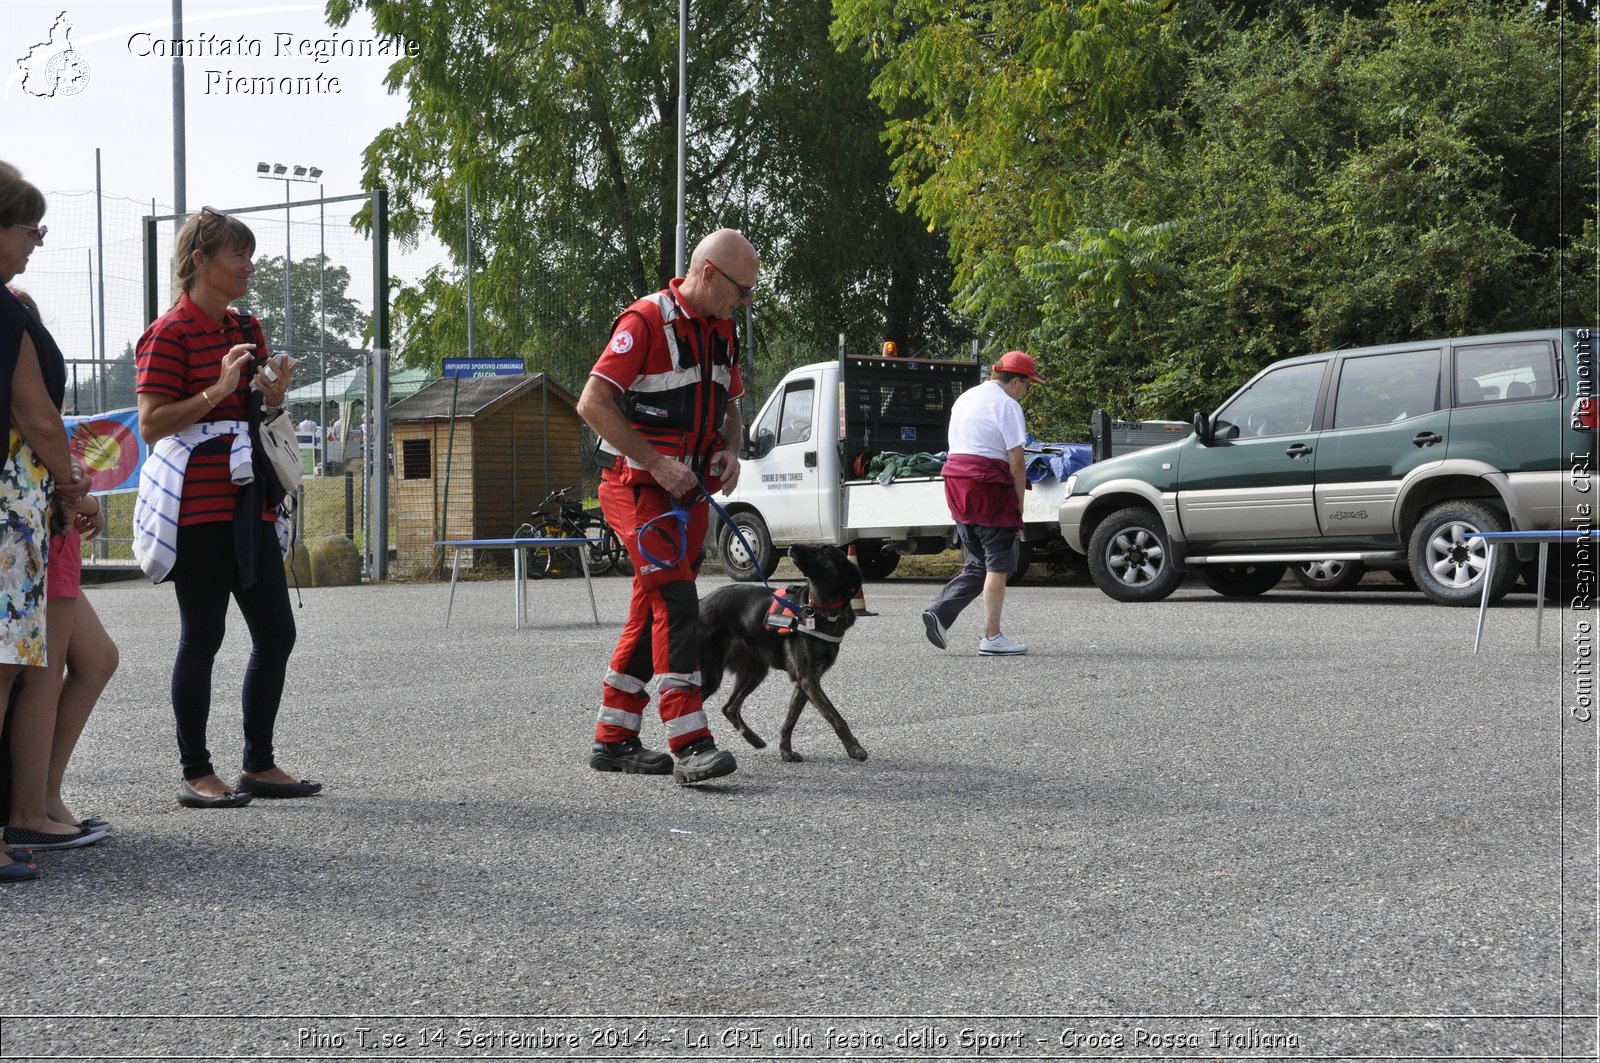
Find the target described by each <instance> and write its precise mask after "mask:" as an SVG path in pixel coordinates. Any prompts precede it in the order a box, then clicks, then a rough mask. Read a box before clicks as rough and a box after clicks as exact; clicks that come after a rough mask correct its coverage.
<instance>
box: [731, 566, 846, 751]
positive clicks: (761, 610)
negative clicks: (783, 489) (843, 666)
mask: <svg viewBox="0 0 1600 1063" xmlns="http://www.w3.org/2000/svg"><path fill="white" fill-rule="evenodd" d="M789 556H790V557H791V558H793V559H794V563H795V564H796V565H798V566H799V568H800V573H801V575H803V576H805V577H806V582H805V583H803V584H800V585H798V586H794V587H786V588H784V591H783V599H786V600H787V601H788V602H789V603H793V607H794V608H790V607H789V606H786V605H785V604H784V602H783V601H780V600H779V599H777V598H775V597H774V595H773V593H772V592H771V591H769V590H767V589H766V588H764V587H744V586H740V587H724V588H722V589H721V590H719V591H716V592H715V593H713V594H712V595H710V596H709V597H707V598H706V599H705V600H704V601H702V602H701V603H700V693H701V695H702V697H704V698H705V699H707V700H709V699H710V697H711V695H712V694H714V693H716V691H717V688H718V687H719V686H721V685H722V673H723V671H724V669H726V671H727V672H728V673H729V674H731V675H732V676H733V679H734V682H733V692H732V693H731V694H729V695H728V703H727V704H726V705H724V706H722V714H723V715H724V716H726V717H727V718H728V720H729V722H731V723H732V724H733V725H734V726H735V727H737V728H738V729H739V733H740V734H742V735H744V737H745V741H747V742H749V743H750V744H751V745H753V746H755V747H756V748H757V749H761V748H763V747H765V746H766V744H767V743H766V742H764V741H762V740H761V736H760V735H758V734H756V733H755V732H754V731H752V730H751V729H750V728H749V726H748V725H747V724H746V723H745V722H744V717H743V716H741V715H740V710H741V709H742V708H743V707H744V701H745V699H746V698H748V697H749V696H750V694H751V692H752V691H754V690H755V688H756V687H758V686H760V685H761V681H762V680H763V679H765V678H766V677H767V673H768V672H769V671H771V670H772V669H774V668H782V669H783V670H784V671H785V672H788V673H789V678H790V679H792V680H794V696H793V697H791V698H790V699H789V716H788V718H787V719H785V720H784V721H783V737H782V739H781V740H780V741H779V743H778V751H779V752H780V753H781V754H782V756H783V759H784V760H800V759H801V757H800V754H798V753H796V752H795V751H794V749H793V748H792V746H791V745H790V738H791V737H792V736H793V734H794V725H795V721H797V720H798V719H800V710H801V709H803V708H805V704H806V699H807V698H809V699H810V700H811V704H813V705H815V706H816V707H817V711H818V712H820V713H822V715H823V717H824V718H825V719H826V720H827V721H828V722H829V723H830V724H832V725H833V730H834V733H835V734H837V735H838V736H839V741H841V742H843V743H844V748H845V752H847V753H849V754H850V756H852V757H854V758H855V759H856V760H866V759H867V751H866V750H865V749H862V748H861V743H859V742H857V741H856V736H855V735H853V734H851V733H850V725H849V724H848V723H845V720H844V717H843V716H841V715H839V710H838V709H836V708H834V707H833V702H832V701H829V700H828V695H826V694H824V693H823V692H822V675H823V673H824V672H826V671H827V670H828V669H829V668H831V667H833V662H834V661H836V660H838V659H839V642H840V639H842V638H843V637H844V633H845V632H846V631H849V630H850V625H851V624H854V623H855V622H856V615H855V610H853V609H851V607H850V600H851V599H852V598H854V597H856V595H857V594H858V593H859V592H860V590H861V572H860V571H859V570H858V569H857V568H856V566H855V565H854V564H853V563H852V562H851V561H850V559H849V558H848V557H847V556H845V552H844V551H843V550H841V549H839V548H838V547H837V546H791V547H790V548H789ZM795 608H797V609H798V611H799V614H798V615H794V613H795ZM785 613H787V614H788V615H787V616H785ZM769 615H771V616H772V617H773V618H774V619H772V620H769V619H768V617H769Z"/></svg>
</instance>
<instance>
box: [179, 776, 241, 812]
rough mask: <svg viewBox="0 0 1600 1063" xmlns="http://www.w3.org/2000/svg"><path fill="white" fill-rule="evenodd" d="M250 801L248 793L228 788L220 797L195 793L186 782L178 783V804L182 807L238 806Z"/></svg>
mask: <svg viewBox="0 0 1600 1063" xmlns="http://www.w3.org/2000/svg"><path fill="white" fill-rule="evenodd" d="M249 803H250V795H249V794H242V793H240V792H239V791H237V790H229V791H228V792H227V793H225V794H223V795H222V796H221V797H207V796H206V795H205V794H202V793H197V792H196V791H195V790H194V788H193V787H191V786H190V785H189V784H188V783H187V782H181V783H179V784H178V804H180V805H182V806H183V807H184V808H238V807H240V806H241V805H248V804H249Z"/></svg>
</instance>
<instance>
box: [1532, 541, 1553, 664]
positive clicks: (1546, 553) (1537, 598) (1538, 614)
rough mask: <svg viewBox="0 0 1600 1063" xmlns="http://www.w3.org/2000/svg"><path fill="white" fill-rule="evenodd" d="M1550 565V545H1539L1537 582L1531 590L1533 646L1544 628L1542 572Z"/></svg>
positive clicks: (1537, 643)
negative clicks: (1532, 602)
mask: <svg viewBox="0 0 1600 1063" xmlns="http://www.w3.org/2000/svg"><path fill="white" fill-rule="evenodd" d="M1549 563H1550V544H1549V543H1540V544H1539V582H1538V583H1537V584H1535V585H1534V588H1533V601H1534V606H1533V644H1534V645H1535V646H1537V645H1539V631H1540V629H1541V628H1543V627H1544V572H1545V566H1546V565H1548V564H1549Z"/></svg>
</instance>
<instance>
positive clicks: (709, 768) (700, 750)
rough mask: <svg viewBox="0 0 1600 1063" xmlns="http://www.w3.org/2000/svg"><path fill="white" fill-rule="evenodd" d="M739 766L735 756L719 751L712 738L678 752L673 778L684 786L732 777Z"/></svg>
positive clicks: (701, 740)
mask: <svg viewBox="0 0 1600 1063" xmlns="http://www.w3.org/2000/svg"><path fill="white" fill-rule="evenodd" d="M738 766H739V765H738V764H736V763H734V760H733V754H732V753H729V752H728V751H727V750H726V749H718V748H717V743H716V742H714V741H713V740H712V739H711V738H710V737H706V738H700V739H696V740H695V741H693V742H691V743H689V744H688V745H686V746H684V747H683V748H682V749H680V750H678V763H677V764H675V765H674V766H673V768H672V777H673V778H674V779H676V780H678V782H679V783H681V784H682V785H684V786H693V785H695V784H696V783H702V782H706V781H708V780H710V779H716V778H720V777H721V776H723V775H732V774H733V770H734V769H735V768H737V767H738Z"/></svg>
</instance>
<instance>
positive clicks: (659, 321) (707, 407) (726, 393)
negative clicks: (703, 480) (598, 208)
mask: <svg viewBox="0 0 1600 1063" xmlns="http://www.w3.org/2000/svg"><path fill="white" fill-rule="evenodd" d="M682 283H683V282H682V279H681V278H678V279H675V280H673V281H672V283H671V284H670V285H668V286H667V287H666V288H664V289H662V290H661V291H659V292H656V293H655V294H654V295H647V296H645V297H644V298H643V299H639V300H638V301H636V302H634V303H633V305H631V306H629V307H628V308H627V309H626V310H624V311H623V312H622V313H621V314H620V315H619V316H618V317H617V320H616V321H615V323H613V324H612V326H611V340H610V342H609V343H607V344H606V349H605V352H604V353H603V354H601V356H600V360H599V361H598V362H596V363H595V367H594V369H592V370H591V371H590V375H591V376H597V377H600V378H601V379H602V380H605V381H607V382H608V383H610V384H612V385H613V386H615V387H616V388H617V390H618V391H620V392H621V393H622V396H621V404H622V411H623V414H624V416H626V417H627V418H628V421H629V423H630V424H631V425H632V426H633V428H634V430H635V431H637V432H638V433H639V434H640V435H642V436H644V438H645V439H647V440H649V441H650V445H651V446H653V447H655V449H656V450H658V451H660V452H661V453H662V454H665V455H667V456H668V457H670V458H674V459H676V460H678V461H682V462H683V463H685V464H686V465H689V466H690V467H691V468H692V469H694V470H695V471H697V472H702V471H704V467H705V464H706V459H707V458H709V457H710V456H711V454H712V452H713V451H716V450H719V449H721V448H722V446H723V440H722V437H721V434H720V433H719V431H718V429H720V428H721V426H722V421H723V418H724V416H725V415H726V414H727V411H728V403H729V401H730V400H733V399H738V398H740V397H741V396H743V395H744V384H743V381H742V380H741V379H740V377H739V345H738V340H737V339H736V338H735V336H734V331H733V322H732V321H728V320H720V319H715V318H703V317H697V316H695V314H694V313H693V312H692V311H690V310H689V308H688V307H686V306H685V305H684V304H683V302H682V300H681V299H680V298H679V297H678V287H679V285H680V284H682ZM600 447H601V449H602V450H604V451H606V452H607V453H609V454H612V455H613V456H614V457H615V458H616V459H617V460H616V464H615V465H614V466H613V468H614V469H615V470H616V471H617V472H618V473H619V474H621V475H622V476H623V479H624V482H628V481H629V480H630V479H631V477H629V475H628V473H629V472H630V471H632V470H637V469H638V468H639V467H638V465H637V464H635V463H634V462H633V461H631V460H629V459H627V458H624V457H623V456H622V455H621V454H620V453H619V452H618V451H617V450H616V448H615V447H613V446H612V445H611V444H610V443H608V442H606V441H605V440H601V441H600ZM650 482H654V481H650Z"/></svg>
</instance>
